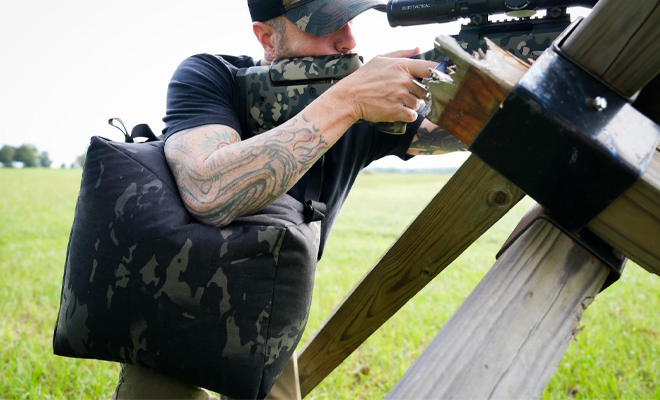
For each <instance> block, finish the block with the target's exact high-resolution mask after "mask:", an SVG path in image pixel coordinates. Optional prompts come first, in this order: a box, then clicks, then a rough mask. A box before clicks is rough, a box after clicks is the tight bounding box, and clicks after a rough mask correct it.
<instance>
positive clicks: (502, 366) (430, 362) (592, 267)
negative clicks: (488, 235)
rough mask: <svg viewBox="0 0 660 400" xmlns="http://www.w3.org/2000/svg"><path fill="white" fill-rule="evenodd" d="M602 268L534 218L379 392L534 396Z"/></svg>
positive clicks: (554, 363)
mask: <svg viewBox="0 0 660 400" xmlns="http://www.w3.org/2000/svg"><path fill="white" fill-rule="evenodd" d="M608 273H609V270H608V268H607V267H606V266H604V265H603V264H602V263H601V262H600V261H599V260H597V259H596V258H595V257H593V256H591V255H590V254H589V253H588V252H586V251H585V250H583V249H582V248H581V247H579V246H577V245H575V244H574V243H573V241H572V240H571V239H570V238H569V237H567V236H566V235H564V234H563V233H561V231H559V230H558V229H557V228H555V227H554V226H553V225H552V224H550V223H548V222H547V221H537V222H535V223H534V224H533V225H532V226H531V228H530V229H529V230H527V231H526V232H525V233H524V234H523V235H522V236H521V237H520V238H519V239H518V240H517V241H516V242H515V243H514V244H513V246H512V247H511V248H509V249H508V250H507V251H506V252H505V253H504V254H503V255H502V256H501V257H500V258H499V259H498V261H497V262H496V263H495V266H494V267H493V269H492V270H491V271H490V272H489V273H488V274H487V275H486V276H485V277H484V279H483V280H482V281H481V283H479V285H478V286H477V287H476V288H475V290H474V291H473V292H472V294H471V295H470V296H469V297H468V298H467V299H466V301H465V302H464V303H463V305H462V306H461V307H460V308H459V310H458V311H457V312H456V314H455V315H454V316H453V317H452V318H451V319H450V320H449V321H447V323H446V324H445V326H444V327H443V328H442V330H441V331H440V333H439V334H438V336H437V337H436V338H435V339H434V340H433V342H432V343H431V344H430V345H429V347H428V348H427V349H426V350H425V351H424V352H423V353H422V355H421V356H420V357H419V359H417V360H416V361H415V363H414V364H413V365H412V367H411V368H410V369H409V370H408V371H407V372H406V374H405V375H404V376H403V378H401V380H400V381H399V382H398V383H397V384H396V385H395V387H394V388H393V389H392V391H391V392H390V393H389V394H388V395H387V397H386V398H387V399H448V398H458V399H485V398H498V399H499V398H525V399H526V398H538V397H540V395H541V393H542V392H543V389H544V388H545V386H546V384H547V382H548V381H549V380H550V377H551V376H552V374H553V373H554V371H555V369H556V367H557V365H558V364H559V362H560V360H561V357H562V356H563V354H564V352H565V350H566V348H567V347H568V345H569V343H570V342H571V340H572V339H573V337H574V336H575V334H576V333H577V332H578V324H579V322H580V319H581V317H582V314H583V312H584V310H585V309H586V308H587V306H588V305H589V304H591V302H592V301H593V299H594V297H595V296H596V294H597V293H598V291H599V290H600V288H601V286H602V284H603V282H604V281H605V278H606V277H607V275H608Z"/></svg>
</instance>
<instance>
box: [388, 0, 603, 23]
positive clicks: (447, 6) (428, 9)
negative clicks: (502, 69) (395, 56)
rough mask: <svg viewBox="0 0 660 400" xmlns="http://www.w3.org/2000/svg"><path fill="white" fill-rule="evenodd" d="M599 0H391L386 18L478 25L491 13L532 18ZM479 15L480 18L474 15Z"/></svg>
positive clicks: (589, 5) (593, 3)
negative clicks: (466, 20)
mask: <svg viewBox="0 0 660 400" xmlns="http://www.w3.org/2000/svg"><path fill="white" fill-rule="evenodd" d="M597 2H598V0H389V2H388V3H387V20H388V21H389V23H390V26H392V27H395V26H411V25H423V24H432V23H445V22H451V21H456V20H457V19H459V18H470V19H471V20H472V23H475V24H479V23H481V22H485V21H487V20H488V15H492V14H507V15H509V16H512V17H531V16H532V15H534V13H536V11H537V10H543V9H547V10H550V9H553V8H564V9H565V8H566V7H577V6H583V7H589V8H592V7H593V6H594V5H595V4H596V3H597ZM473 17H480V18H473Z"/></svg>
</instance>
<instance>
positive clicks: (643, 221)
mask: <svg viewBox="0 0 660 400" xmlns="http://www.w3.org/2000/svg"><path fill="white" fill-rule="evenodd" d="M655 153H656V154H655V156H654V157H653V160H652V162H651V164H650V165H649V166H648V168H647V169H646V171H645V172H644V175H643V176H642V179H640V180H639V181H637V183H635V184H634V185H633V187H631V188H630V189H628V190H627V191H626V192H625V193H624V194H623V195H621V196H620V197H619V198H618V199H616V201H614V202H613V203H612V204H610V206H608V207H607V208H606V209H605V210H603V212H601V213H600V214H598V215H597V216H596V218H594V219H593V220H591V221H590V222H589V225H588V227H589V229H590V230H591V231H592V232H594V233H595V234H596V235H598V236H599V237H600V238H601V239H603V240H605V241H606V242H608V243H609V244H610V245H611V246H612V247H614V248H616V249H618V250H619V251H620V252H621V253H623V254H624V255H626V256H627V257H628V258H630V259H631V260H633V261H635V262H636V263H637V264H639V265H640V266H641V267H642V268H644V269H646V270H647V271H649V272H651V273H654V274H656V275H660V149H658V150H656V152H655Z"/></svg>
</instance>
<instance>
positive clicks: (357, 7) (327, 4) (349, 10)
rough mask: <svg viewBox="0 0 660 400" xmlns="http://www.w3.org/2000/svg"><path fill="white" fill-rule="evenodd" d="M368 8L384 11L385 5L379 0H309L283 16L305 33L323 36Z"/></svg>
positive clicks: (334, 30)
mask: <svg viewBox="0 0 660 400" xmlns="http://www.w3.org/2000/svg"><path fill="white" fill-rule="evenodd" d="M370 8H373V9H376V10H378V11H385V9H386V5H385V3H383V1H381V0H341V1H337V0H334V1H311V2H309V3H306V4H303V5H301V6H299V7H295V8H293V9H291V10H289V11H287V12H285V13H284V16H285V17H286V18H287V19H288V20H289V21H291V22H292V23H293V24H294V25H296V26H297V27H298V28H300V29H302V30H303V31H305V32H307V33H310V34H312V35H316V36H325V35H329V34H331V33H334V32H336V31H337V30H339V29H340V28H341V27H342V26H344V25H346V24H347V23H348V22H349V21H350V20H352V19H353V18H355V17H357V16H358V15H360V14H362V13H363V12H365V11H367V10H368V9H370Z"/></svg>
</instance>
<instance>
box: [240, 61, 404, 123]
mask: <svg viewBox="0 0 660 400" xmlns="http://www.w3.org/2000/svg"><path fill="white" fill-rule="evenodd" d="M363 63H364V62H363V60H362V57H360V56H358V55H357V54H337V55H329V56H318V57H298V58H287V59H282V60H276V61H273V63H272V65H270V66H263V67H261V66H256V67H250V68H243V69H240V70H239V71H238V73H237V74H236V80H237V82H238V86H239V92H240V95H241V98H240V100H239V101H240V104H243V105H244V106H243V107H242V113H243V114H242V115H239V118H240V120H241V121H245V124H246V126H245V127H244V128H246V129H247V132H248V134H249V135H256V134H259V133H263V132H266V131H268V130H270V129H272V128H274V127H276V126H278V125H281V124H282V123H284V122H286V121H288V120H289V119H291V118H292V117H293V116H294V115H296V114H298V113H299V112H300V111H302V110H303V108H305V107H306V106H307V105H308V104H309V103H311V102H312V101H314V100H315V99H316V98H318V97H319V96H320V95H321V94H323V93H324V92H325V91H326V90H328V89H329V88H330V87H331V86H332V85H333V84H334V83H335V82H336V81H338V80H340V79H342V78H345V77H347V76H348V75H349V74H351V73H353V72H355V71H356V70H357V69H358V68H360V67H361V66H362V65H363ZM373 125H374V126H375V127H376V128H377V129H378V130H380V131H383V132H386V133H390V134H403V133H404V132H405V131H406V126H407V125H406V123H405V122H393V123H377V124H373Z"/></svg>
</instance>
